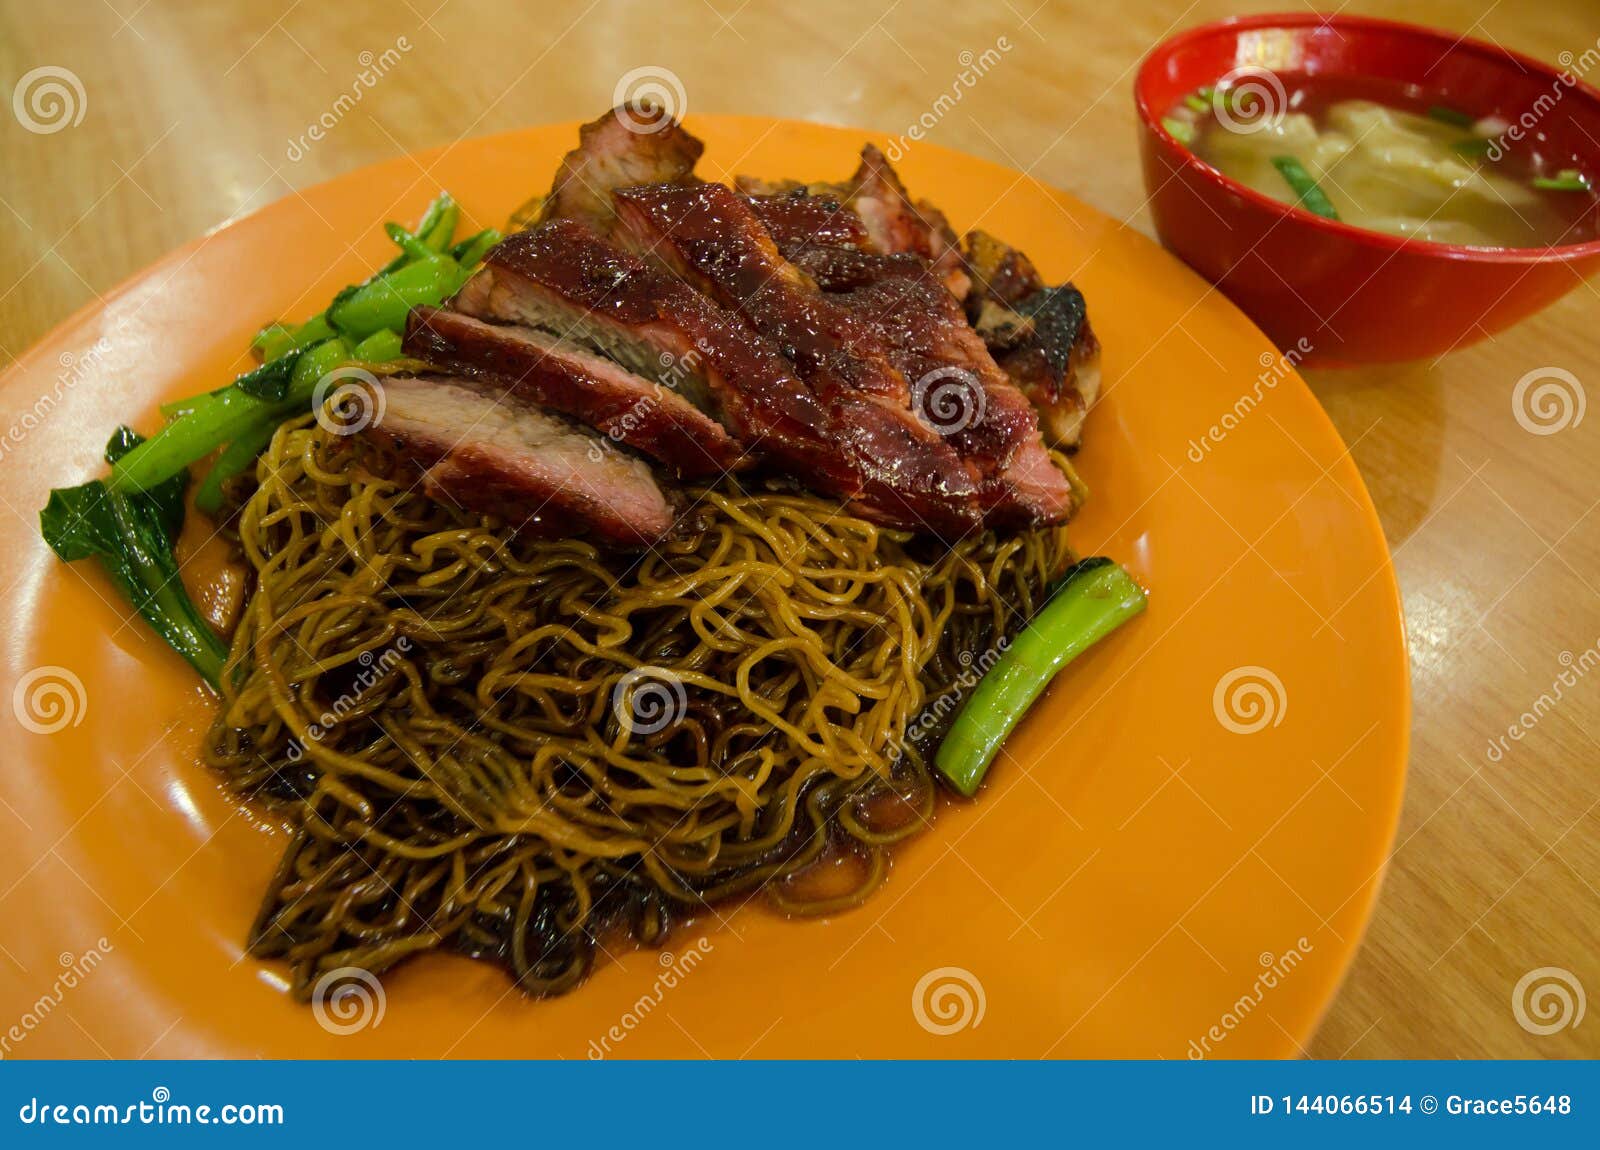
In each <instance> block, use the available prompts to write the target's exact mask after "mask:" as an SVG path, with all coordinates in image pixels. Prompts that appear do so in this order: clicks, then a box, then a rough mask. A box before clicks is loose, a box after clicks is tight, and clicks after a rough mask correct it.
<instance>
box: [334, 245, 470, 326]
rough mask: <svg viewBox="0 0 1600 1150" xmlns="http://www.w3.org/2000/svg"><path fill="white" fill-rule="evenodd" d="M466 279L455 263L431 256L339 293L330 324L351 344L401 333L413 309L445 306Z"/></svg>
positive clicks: (449, 259)
mask: <svg viewBox="0 0 1600 1150" xmlns="http://www.w3.org/2000/svg"><path fill="white" fill-rule="evenodd" d="M463 278H464V277H463V276H462V274H461V265H460V264H458V263H456V261H455V260H453V259H451V258H450V257H449V256H444V255H436V256H430V257H429V258H427V259H425V260H418V261H416V262H415V263H410V264H407V265H406V266H405V267H403V268H398V269H397V270H395V271H392V272H389V273H387V274H386V275H381V276H379V277H378V278H377V279H375V280H373V281H372V282H371V283H366V284H360V285H358V286H357V287H355V288H354V289H353V290H352V289H346V290H345V291H342V292H340V293H339V294H338V296H336V297H335V298H334V301H333V303H332V305H330V306H329V308H328V322H329V323H330V324H332V325H333V327H334V329H335V330H336V331H338V332H340V333H341V334H343V335H345V336H348V337H349V338H351V339H352V340H362V339H365V338H366V337H367V336H369V335H372V334H373V333H375V332H379V331H382V330H383V329H384V328H392V329H394V330H397V331H398V330H399V329H400V328H402V327H404V326H405V322H406V313H408V312H409V311H410V310H411V309H412V308H414V307H416V306H418V305H419V304H439V303H443V302H444V300H445V298H446V297H447V296H451V295H454V294H455V293H456V290H457V289H458V288H460V286H461V283H462V280H463Z"/></svg>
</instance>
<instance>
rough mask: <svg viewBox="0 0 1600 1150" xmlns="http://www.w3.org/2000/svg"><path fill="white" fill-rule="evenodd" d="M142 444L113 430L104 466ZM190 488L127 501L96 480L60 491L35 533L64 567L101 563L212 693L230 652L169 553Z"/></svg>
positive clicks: (157, 489)
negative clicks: (186, 587)
mask: <svg viewBox="0 0 1600 1150" xmlns="http://www.w3.org/2000/svg"><path fill="white" fill-rule="evenodd" d="M141 442H142V441H141V440H140V438H139V436H138V435H136V434H135V433H134V432H132V431H130V430H129V429H128V428H125V427H122V428H118V429H117V432H116V434H115V435H113V436H112V437H111V442H110V443H108V444H107V445H106V461H107V462H109V463H112V464H115V463H117V462H118V461H119V460H121V459H123V458H125V457H126V456H127V455H128V454H130V453H132V452H133V451H136V450H138V448H139V446H140V445H141ZM187 483H188V477H187V476H185V475H177V476H174V477H172V478H171V479H168V480H167V481H166V482H164V483H160V484H156V485H155V486H153V487H151V488H150V489H149V490H147V491H144V492H142V493H139V494H131V495H130V494H123V493H121V492H117V491H112V490H110V489H109V488H108V487H107V485H106V484H105V483H103V482H101V481H100V480H98V479H95V480H90V481H89V482H88V483H82V484H79V485H78V486H77V487H64V488H57V489H56V490H54V491H52V492H51V493H50V499H49V502H47V503H46V504H45V506H44V510H43V511H41V512H40V513H39V532H40V534H41V535H43V536H44V540H45V542H46V543H48V544H49V545H50V549H51V550H52V551H54V552H55V553H56V554H57V555H58V556H60V558H61V559H62V560H63V561H64V562H68V563H71V562H75V561H77V560H79V559H90V558H92V559H96V560H98V561H99V563H100V565H101V567H103V568H104V569H105V571H106V573H107V574H108V575H109V576H110V577H111V581H112V582H113V583H114V584H115V585H116V588H117V590H118V592H120V593H121V594H122V596H123V597H124V598H125V599H127V600H128V602H129V603H131V604H132V605H133V607H134V609H135V610H137V611H138V612H139V614H140V615H141V616H142V617H143V618H144V620H145V621H146V622H148V623H149V624H150V626H151V627H153V628H155V630H156V633H157V634H159V635H160V636H161V637H162V638H163V639H165V640H166V641H167V643H168V644H169V645H171V647H172V648H173V649H174V650H175V651H177V652H178V654H180V655H182V656H183V657H184V658H185V659H187V660H188V661H189V664H190V665H191V666H193V667H194V669H195V670H196V671H198V672H199V673H200V675H201V677H203V678H204V679H205V681H206V682H207V683H210V684H211V686H212V687H216V686H217V685H218V683H219V682H220V681H221V676H222V664H223V661H224V660H225V659H226V658H227V654H228V650H227V647H226V646H225V645H224V644H223V642H222V640H221V639H219V638H218V637H217V635H216V633H215V632H213V631H212V630H211V628H210V627H209V626H208V625H207V624H206V621H205V619H204V618H203V617H202V616H201V614H200V612H199V610H198V609H197V608H196V607H195V605H194V602H193V601H192V600H191V599H190V598H189V594H188V592H187V591H185V590H184V586H183V581H182V579H181V578H180V577H179V574H178V562H177V559H175V558H174V557H173V554H172V543H173V540H174V539H176V538H177V534H178V532H179V531H180V530H181V529H182V527H183V492H184V487H185V486H186V485H187Z"/></svg>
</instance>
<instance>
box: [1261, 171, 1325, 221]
mask: <svg viewBox="0 0 1600 1150" xmlns="http://www.w3.org/2000/svg"><path fill="white" fill-rule="evenodd" d="M1272 166H1273V167H1275V168H1277V169H1278V172H1279V174H1280V175H1282V176H1283V178H1284V180H1285V181H1286V182H1287V183H1288V185H1289V187H1291V188H1293V189H1294V194H1295V195H1296V196H1298V197H1299V199H1300V206H1301V207H1303V208H1305V210H1306V211H1308V212H1312V213H1314V214H1316V215H1319V216H1322V217H1324V218H1325V219H1330V220H1336V219H1338V218H1339V213H1338V212H1336V211H1334V210H1333V201H1331V200H1330V199H1328V197H1327V196H1326V195H1325V194H1324V193H1323V191H1322V189H1321V188H1319V187H1318V186H1317V181H1316V180H1314V179H1312V177H1311V173H1310V172H1308V171H1306V169H1305V165H1303V164H1302V163H1301V162H1300V161H1299V160H1297V159H1295V158H1294V157H1293V156H1273V157H1272Z"/></svg>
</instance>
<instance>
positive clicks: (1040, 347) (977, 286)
mask: <svg viewBox="0 0 1600 1150" xmlns="http://www.w3.org/2000/svg"><path fill="white" fill-rule="evenodd" d="M965 248H966V259H967V267H968V269H969V271H970V272H971V274H972V279H973V291H972V293H971V294H970V295H969V296H968V297H967V314H968V315H969V316H970V317H971V318H972V322H973V326H974V327H975V328H977V330H978V332H979V333H980V334H981V335H982V336H983V339H984V341H985V342H986V343H987V344H988V345H989V347H990V349H991V350H992V351H993V352H994V356H995V359H996V361H998V363H999V364H1000V366H1001V367H1002V368H1003V369H1004V370H1005V372H1006V374H1007V375H1009V376H1010V377H1011V378H1012V380H1013V381H1014V382H1015V383H1016V384H1017V386H1018V387H1019V388H1021V389H1022V392H1023V394H1024V395H1026V396H1027V397H1028V399H1029V400H1030V401H1032V403H1033V405H1034V407H1035V408H1036V409H1037V410H1038V412H1039V420H1040V423H1041V424H1042V425H1043V428H1044V432H1045V436H1046V437H1047V438H1048V439H1049V440H1050V442H1051V443H1052V444H1054V445H1056V446H1058V447H1075V446H1077V444H1078V442H1079V441H1080V439H1081V438H1082V436H1083V421H1084V417H1085V416H1086V415H1087V414H1088V411H1089V408H1090V407H1091V406H1093V404H1094V401H1095V400H1096V399H1097V398H1099V395H1100V341H1099V340H1097V339H1096V338H1095V335H1094V331H1093V329H1092V328H1091V327H1090V326H1089V313H1088V308H1087V306H1086V305H1085V303H1084V299H1083V293H1082V292H1080V291H1078V289H1077V288H1075V287H1073V286H1072V285H1071V284H1063V285H1062V286H1060V287H1047V286H1046V285H1045V282H1044V279H1043V278H1042V277H1041V276H1040V275H1039V273H1038V271H1036V270H1035V269H1034V266H1033V263H1032V262H1031V261H1030V260H1029V259H1028V257H1027V256H1025V255H1023V254H1022V253H1021V252H1019V251H1017V250H1016V249H1015V248H1013V247H1010V246H1009V245H1007V244H1006V243H1004V242H1002V241H1001V240H997V239H995V238H994V237H993V236H991V235H988V234H986V233H984V232H977V231H975V232H971V233H969V234H968V235H967V237H966V240H965Z"/></svg>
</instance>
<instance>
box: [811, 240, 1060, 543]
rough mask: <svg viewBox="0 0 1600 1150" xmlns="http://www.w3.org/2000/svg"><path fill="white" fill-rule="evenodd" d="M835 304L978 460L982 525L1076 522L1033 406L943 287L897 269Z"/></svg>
mask: <svg viewBox="0 0 1600 1150" xmlns="http://www.w3.org/2000/svg"><path fill="white" fill-rule="evenodd" d="M868 258H869V259H879V260H889V259H892V257H883V256H869V257H868ZM834 298H835V299H837V300H839V301H840V303H841V304H843V305H844V306H845V307H848V308H850V309H851V310H852V311H853V312H854V313H855V314H856V315H857V316H858V317H859V318H861V319H862V320H863V321H864V322H867V323H869V324H871V325H872V326H873V327H874V328H876V330H877V331H878V332H879V335H880V336H881V338H882V340H883V342H884V344H885V346H886V347H888V348H889V356H890V359H891V361H892V362H893V363H894V364H895V366H896V367H898V368H899V369H900V371H901V372H902V373H903V374H904V375H905V376H906V378H908V379H912V380H914V381H915V383H914V384H913V395H912V402H913V405H914V408H915V410H916V412H917V414H918V415H919V416H920V417H921V418H922V419H923V420H924V421H925V422H927V423H928V424H930V425H931V426H932V427H934V428H935V429H936V430H938V431H939V432H940V433H941V434H943V435H945V436H946V437H947V438H948V439H949V441H950V444H951V446H953V447H954V448H955V450H956V451H957V452H958V453H959V454H960V455H961V457H962V458H963V459H966V460H969V461H973V462H975V463H977V464H978V475H979V501H980V504H981V505H982V507H983V511H984V519H985V522H987V523H989V524H990V525H991V526H1006V527H1014V526H1026V525H1030V524H1035V523H1055V522H1060V521H1062V520H1065V519H1067V518H1068V517H1070V516H1071V514H1072V513H1073V511H1074V510H1075V496H1074V494H1073V489H1072V485H1071V483H1069V482H1068V480H1067V477H1066V476H1065V475H1064V474H1063V473H1062V471H1061V469H1060V468H1058V467H1056V465H1055V464H1054V463H1053V462H1051V459H1050V453H1049V451H1047V450H1046V449H1045V445H1044V441H1043V440H1042V439H1041V438H1040V436H1039V416H1038V413H1037V412H1036V411H1035V410H1034V405H1033V404H1032V403H1030V402H1029V400H1028V397H1027V396H1026V395H1024V394H1023V393H1022V391H1021V390H1019V389H1018V387H1017V386H1016V385H1015V384H1014V383H1013V382H1012V380H1011V379H1010V378H1009V377H1008V376H1007V375H1006V373H1005V372H1004V371H1002V370H1001V369H1000V367H999V366H998V365H997V364H996V363H995V360H994V358H993V357H992V356H991V355H990V354H989V349H988V348H987V347H985V346H984V343H983V340H982V339H980V338H979V336H978V333H977V332H975V331H973V330H972V328H971V327H970V326H969V325H968V324H967V320H966V316H965V315H963V314H962V310H961V305H960V304H959V303H957V302H956V299H955V297H954V296H952V295H951V294H950V293H949V292H948V291H947V290H945V288H944V287H943V285H942V284H940V283H939V282H938V281H937V280H936V279H934V278H933V277H932V276H929V275H923V276H907V275H903V274H898V273H896V272H894V271H891V272H889V273H888V274H884V275H881V276H879V277H878V278H876V279H873V280H871V281H870V282H867V283H864V284H862V286H860V287H857V288H854V289H852V290H851V291H848V292H841V293H837V294H836V295H835V296H834Z"/></svg>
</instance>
